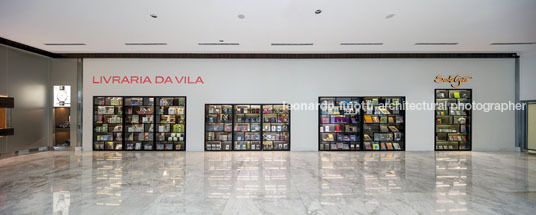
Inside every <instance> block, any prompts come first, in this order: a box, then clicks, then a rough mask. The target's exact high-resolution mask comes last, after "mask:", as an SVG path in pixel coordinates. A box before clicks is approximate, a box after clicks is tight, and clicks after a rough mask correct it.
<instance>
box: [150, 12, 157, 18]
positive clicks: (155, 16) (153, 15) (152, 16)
mask: <svg viewBox="0 0 536 215" xmlns="http://www.w3.org/2000/svg"><path fill="white" fill-rule="evenodd" d="M149 16H150V17H151V18H153V19H156V18H158V15H156V14H154V13H151V14H149Z"/></svg>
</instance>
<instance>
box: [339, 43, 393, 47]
mask: <svg viewBox="0 0 536 215" xmlns="http://www.w3.org/2000/svg"><path fill="white" fill-rule="evenodd" d="M340 45H341V46H381V45H383V43H341V44H340Z"/></svg>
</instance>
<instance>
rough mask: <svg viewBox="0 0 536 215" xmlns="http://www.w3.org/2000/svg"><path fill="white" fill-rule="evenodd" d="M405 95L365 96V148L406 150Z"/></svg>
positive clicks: (372, 149) (366, 149) (368, 149)
mask: <svg viewBox="0 0 536 215" xmlns="http://www.w3.org/2000/svg"><path fill="white" fill-rule="evenodd" d="M404 101H405V97H364V98H363V103H364V107H363V149H364V150H365V151H405V150H406V144H405V128H406V112H405V109H404V107H403V104H404V103H405V102H404Z"/></svg>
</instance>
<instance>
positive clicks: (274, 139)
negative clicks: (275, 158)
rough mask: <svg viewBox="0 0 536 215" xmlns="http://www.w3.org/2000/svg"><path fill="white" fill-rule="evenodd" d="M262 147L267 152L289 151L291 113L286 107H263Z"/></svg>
mask: <svg viewBox="0 0 536 215" xmlns="http://www.w3.org/2000/svg"><path fill="white" fill-rule="evenodd" d="M262 118H263V121H262V123H263V124H262V144H263V145H262V147H263V150H265V151H277V150H289V149H290V148H289V147H290V139H289V138H290V111H289V109H288V107H287V106H285V105H262Z"/></svg>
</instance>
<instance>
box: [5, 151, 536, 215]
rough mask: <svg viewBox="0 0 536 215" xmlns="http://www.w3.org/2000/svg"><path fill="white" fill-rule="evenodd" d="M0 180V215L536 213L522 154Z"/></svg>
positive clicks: (344, 158)
mask: <svg viewBox="0 0 536 215" xmlns="http://www.w3.org/2000/svg"><path fill="white" fill-rule="evenodd" d="M0 174H1V177H0V214H52V213H54V214H92V215H93V214H129V215H130V214H248V215H250V214H278V215H280V214H516V215H519V214H536V202H534V201H533V200H534V199H535V196H534V194H535V193H536V156H534V155H526V154H521V153H507V152H505V153H484V152H448V153H447V152H441V153H434V152H405V153H404V152H321V153H320V152H234V153H232V152H224V153H220V152H208V153H203V152H93V153H92V152H84V153H82V154H76V153H75V152H72V151H59V152H43V153H37V154H31V155H24V156H18V157H12V158H7V159H2V160H0ZM531 199H532V200H531ZM62 212H63V213H62Z"/></svg>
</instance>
